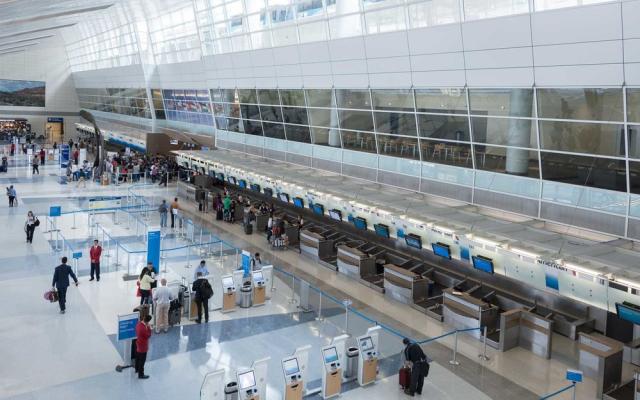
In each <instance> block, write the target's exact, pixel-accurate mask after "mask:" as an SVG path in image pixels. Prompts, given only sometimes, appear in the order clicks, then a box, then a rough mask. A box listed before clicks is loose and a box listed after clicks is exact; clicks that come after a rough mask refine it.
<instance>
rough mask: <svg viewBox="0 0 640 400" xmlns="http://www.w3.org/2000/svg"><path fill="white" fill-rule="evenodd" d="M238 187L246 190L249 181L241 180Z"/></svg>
mask: <svg viewBox="0 0 640 400" xmlns="http://www.w3.org/2000/svg"><path fill="white" fill-rule="evenodd" d="M238 186H240V187H241V188H242V189H246V188H247V181H245V180H244V179H240V180H239V181H238Z"/></svg>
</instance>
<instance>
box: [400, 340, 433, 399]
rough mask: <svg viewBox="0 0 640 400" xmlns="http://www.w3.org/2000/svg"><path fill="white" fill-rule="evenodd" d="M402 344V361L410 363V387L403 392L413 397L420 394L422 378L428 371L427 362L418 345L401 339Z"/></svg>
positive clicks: (422, 383)
mask: <svg viewBox="0 0 640 400" xmlns="http://www.w3.org/2000/svg"><path fill="white" fill-rule="evenodd" d="M402 343H403V344H404V345H405V348H404V359H405V360H406V361H407V362H408V363H411V385H410V386H409V388H408V389H406V390H405V391H404V392H405V393H406V394H408V395H409V396H415V394H416V393H418V394H422V386H423V385H424V378H425V376H426V375H427V373H428V371H429V360H427V356H426V355H425V354H424V352H423V351H422V347H420V345H419V344H417V343H414V342H412V341H411V340H409V339H407V338H404V339H402Z"/></svg>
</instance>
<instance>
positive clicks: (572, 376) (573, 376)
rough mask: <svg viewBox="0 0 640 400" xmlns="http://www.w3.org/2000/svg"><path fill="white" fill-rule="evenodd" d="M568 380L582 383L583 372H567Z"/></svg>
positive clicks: (569, 370) (571, 370)
mask: <svg viewBox="0 0 640 400" xmlns="http://www.w3.org/2000/svg"><path fill="white" fill-rule="evenodd" d="M567 380H568V381H571V382H582V371H577V370H574V369H568V370H567Z"/></svg>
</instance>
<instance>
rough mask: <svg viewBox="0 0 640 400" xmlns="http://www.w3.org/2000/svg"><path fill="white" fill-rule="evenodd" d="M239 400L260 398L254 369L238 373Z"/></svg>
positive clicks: (258, 399) (256, 399) (257, 399)
mask: <svg viewBox="0 0 640 400" xmlns="http://www.w3.org/2000/svg"><path fill="white" fill-rule="evenodd" d="M237 382H238V400H260V395H259V394H258V386H257V385H256V374H255V371H254V370H253V369H250V370H246V371H243V372H238V373H237Z"/></svg>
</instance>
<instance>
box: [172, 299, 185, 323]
mask: <svg viewBox="0 0 640 400" xmlns="http://www.w3.org/2000/svg"><path fill="white" fill-rule="evenodd" d="M181 316H182V303H181V302H180V299H175V300H171V304H170V305H169V326H174V325H180V319H181Z"/></svg>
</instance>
